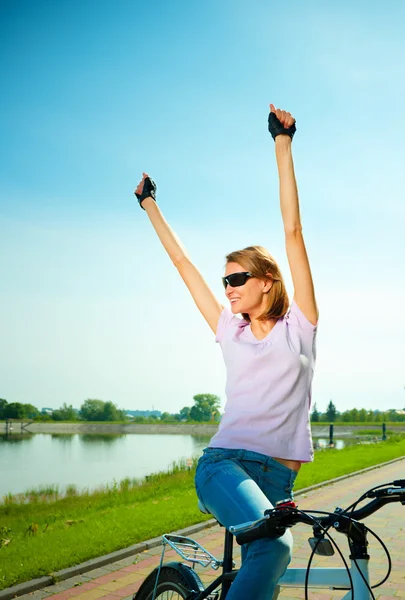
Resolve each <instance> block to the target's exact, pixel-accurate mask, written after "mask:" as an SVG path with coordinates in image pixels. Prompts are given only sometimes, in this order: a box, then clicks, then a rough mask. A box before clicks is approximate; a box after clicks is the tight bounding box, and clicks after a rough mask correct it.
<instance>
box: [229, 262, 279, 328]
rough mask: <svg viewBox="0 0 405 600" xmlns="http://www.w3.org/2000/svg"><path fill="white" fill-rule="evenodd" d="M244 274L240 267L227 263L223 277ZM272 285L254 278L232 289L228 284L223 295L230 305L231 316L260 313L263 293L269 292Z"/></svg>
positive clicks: (263, 297) (264, 298)
mask: <svg viewBox="0 0 405 600" xmlns="http://www.w3.org/2000/svg"><path fill="white" fill-rule="evenodd" d="M241 271H242V272H246V269H245V268H244V267H242V265H240V264H238V263H234V262H229V263H227V265H226V269H225V277H227V276H228V275H232V273H240V272H241ZM271 286H272V283H271V282H270V281H263V280H262V279H257V278H256V277H249V278H248V279H247V280H246V283H245V284H244V285H240V286H236V287H232V286H230V285H229V284H228V285H227V287H226V290H225V295H226V297H227V298H228V300H229V302H230V303H231V311H232V312H233V314H237V313H247V314H249V316H251V315H254V314H256V313H261V312H262V310H263V304H264V303H265V300H266V297H265V293H266V292H268V291H269V289H270V288H271Z"/></svg>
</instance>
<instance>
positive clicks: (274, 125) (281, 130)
mask: <svg viewBox="0 0 405 600" xmlns="http://www.w3.org/2000/svg"><path fill="white" fill-rule="evenodd" d="M296 130H297V128H296V127H295V122H294V123H293V124H292V125H291V127H288V128H285V127H283V125H282V124H281V122H280V121H279V119H278V118H277V116H276V114H275V113H274V112H271V113H270V114H269V131H270V133H271V135H272V137H273V140H275V139H276V137H277V136H278V135H280V134H283V135H289V136H290V138H291V139H293V137H294V133H295V132H296Z"/></svg>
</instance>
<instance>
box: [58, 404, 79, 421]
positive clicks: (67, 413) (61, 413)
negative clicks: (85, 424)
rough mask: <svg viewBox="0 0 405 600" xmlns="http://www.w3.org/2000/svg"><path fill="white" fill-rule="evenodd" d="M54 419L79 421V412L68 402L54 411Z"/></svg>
mask: <svg viewBox="0 0 405 600" xmlns="http://www.w3.org/2000/svg"><path fill="white" fill-rule="evenodd" d="M52 419H53V420H54V421H77V413H76V411H75V409H74V408H73V406H72V405H71V404H70V406H68V405H67V404H66V402H65V403H64V404H63V405H62V406H61V407H60V408H59V409H57V410H54V411H53V413H52Z"/></svg>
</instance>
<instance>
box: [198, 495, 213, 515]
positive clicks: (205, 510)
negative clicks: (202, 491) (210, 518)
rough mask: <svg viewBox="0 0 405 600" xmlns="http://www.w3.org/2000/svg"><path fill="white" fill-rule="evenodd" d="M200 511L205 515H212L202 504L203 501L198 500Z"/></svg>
mask: <svg viewBox="0 0 405 600" xmlns="http://www.w3.org/2000/svg"><path fill="white" fill-rule="evenodd" d="M198 509H199V510H200V511H201V512H202V513H205V514H207V515H210V514H211V511H210V510H208V508H207V507H206V506H205V505H204V504H203V503H202V502H201V500H200V499H199V498H198Z"/></svg>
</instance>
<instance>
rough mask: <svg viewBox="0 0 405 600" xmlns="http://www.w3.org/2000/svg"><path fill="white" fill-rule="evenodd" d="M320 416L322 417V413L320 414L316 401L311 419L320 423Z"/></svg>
mask: <svg viewBox="0 0 405 600" xmlns="http://www.w3.org/2000/svg"><path fill="white" fill-rule="evenodd" d="M319 417H320V414H319V411H318V409H317V408H316V402H315V404H314V409H313V411H312V415H311V421H312V423H318V421H319Z"/></svg>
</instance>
